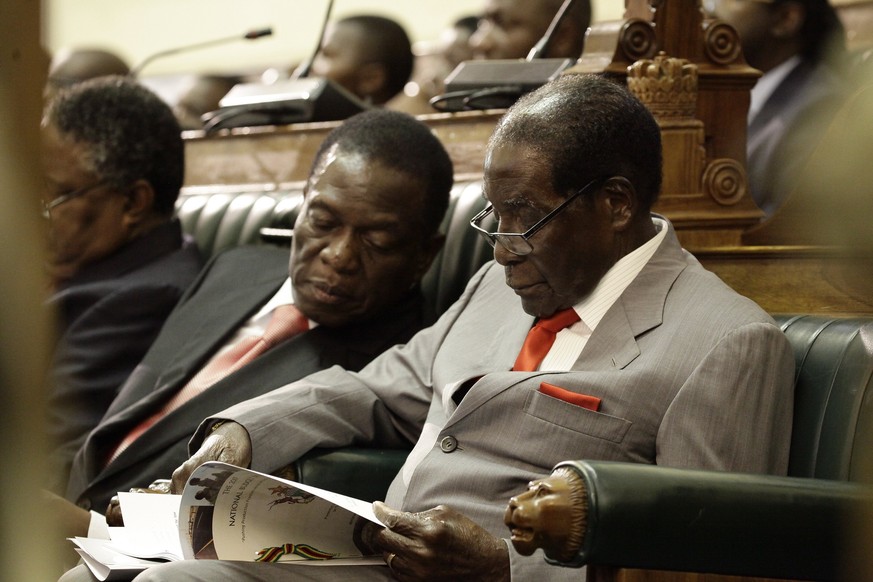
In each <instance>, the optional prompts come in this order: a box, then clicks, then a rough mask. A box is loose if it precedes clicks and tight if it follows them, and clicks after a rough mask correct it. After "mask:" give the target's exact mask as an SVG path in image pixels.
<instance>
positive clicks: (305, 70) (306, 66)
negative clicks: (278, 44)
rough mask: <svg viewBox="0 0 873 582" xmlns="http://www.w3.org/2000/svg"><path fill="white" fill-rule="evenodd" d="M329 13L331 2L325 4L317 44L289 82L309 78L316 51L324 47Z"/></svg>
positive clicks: (316, 54)
mask: <svg viewBox="0 0 873 582" xmlns="http://www.w3.org/2000/svg"><path fill="white" fill-rule="evenodd" d="M331 12H333V0H330V1H329V2H328V3H327V12H326V13H325V14H324V20H323V21H322V22H321V34H319V35H318V43H317V44H316V45H315V51H314V52H313V53H312V55H311V56H310V57H309V58H308V59H306V60H305V61H303V63H302V64H301V65H300V66H299V67H297V68H296V69H295V70H294V72H293V73H292V74H291V77H290V80H291V81H296V80H297V79H303V78H304V77H308V76H309V71H310V70H312V63H313V61H315V57H316V56H318V51H320V50H321V47H323V46H324V35H325V33H327V23H328V22H330V14H331Z"/></svg>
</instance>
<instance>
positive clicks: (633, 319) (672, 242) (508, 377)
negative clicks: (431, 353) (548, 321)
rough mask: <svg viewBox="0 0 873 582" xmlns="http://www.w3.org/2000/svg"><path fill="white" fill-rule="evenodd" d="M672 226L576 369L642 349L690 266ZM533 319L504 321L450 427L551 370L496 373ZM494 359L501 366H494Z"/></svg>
mask: <svg viewBox="0 0 873 582" xmlns="http://www.w3.org/2000/svg"><path fill="white" fill-rule="evenodd" d="M668 225H669V226H668V228H669V230H668V232H667V235H666V238H665V239H664V241H663V242H662V243H661V245H660V246H659V247H658V250H657V251H655V254H654V255H653V256H652V258H651V259H650V260H649V262H648V263H647V264H646V266H645V267H643V269H642V271H640V273H639V275H637V277H636V278H635V279H634V280H633V282H632V283H631V284H630V285H628V287H627V289H625V291H624V293H622V295H621V297H619V298H618V300H617V301H616V302H615V304H614V305H613V306H612V307H611V308H610V309H609V311H607V313H606V315H605V316H604V317H603V319H602V320H601V321H600V324H599V325H598V326H597V328H596V329H595V330H594V333H593V334H592V336H591V338H590V339H589V341H588V343H587V344H586V346H585V349H584V350H583V351H582V354H581V355H580V356H579V359H578V360H577V361H576V363H575V364H574V366H573V370H574V371H584V370H593V369H600V370H603V369H609V368H610V367H614V368H624V367H625V366H627V365H628V364H630V363H631V362H632V361H633V360H634V359H636V357H637V356H639V354H640V349H639V346H638V345H637V342H636V338H637V337H638V336H639V335H640V334H642V333H645V332H646V331H648V330H650V329H653V328H654V327H657V326H659V325H660V324H661V323H662V321H663V315H664V305H665V303H666V301H667V295H668V293H669V292H670V288H671V287H672V286H673V283H674V282H675V281H676V278H677V277H678V276H679V274H680V273H681V272H682V271H683V270H684V269H685V267H686V266H687V262H686V254H685V251H683V250H682V247H681V246H680V245H679V241H678V239H677V238H676V233H675V231H674V230H673V226H672V225H670V224H669V222H668ZM532 323H533V318H532V317H530V316H527V317H517V316H516V317H512V318H509V319H508V320H505V321H504V323H503V324H502V328H501V330H500V332H501V333H500V339H499V340H498V341H495V342H494V344H493V346H492V348H493V349H491V350H489V352H488V354H487V356H486V357H483V358H482V362H483V364H482V369H483V372H482V376H483V378H482V379H481V380H479V381H478V382H477V383H476V385H475V388H474V389H472V390H470V392H469V394H468V395H467V396H465V397H464V401H463V406H462V407H459V408H458V410H457V411H456V412H455V413H454V414H452V415H451V416H450V420H449V422H448V423H447V425H446V426H449V425H451V424H453V423H454V422H457V421H458V420H459V419H461V418H463V417H465V416H466V415H467V414H469V413H470V412H471V411H473V410H475V409H476V408H477V407H478V406H480V405H482V404H483V403H485V402H487V401H488V400H490V399H491V398H493V397H494V396H496V395H497V394H499V393H501V392H503V391H505V390H509V389H510V388H513V387H515V386H517V385H518V384H519V383H521V382H525V381H527V380H529V379H530V378H533V377H536V376H540V375H543V374H548V373H550V372H548V371H545V372H530V373H524V374H522V373H518V372H509V371H506V372H503V371H499V372H494V370H495V369H499V370H504V369H505V370H509V368H511V366H512V363H513V362H514V360H515V357H516V355H517V353H518V349H519V348H520V346H521V343H522V342H523V341H524V337H525V336H526V335H527V331H528V330H529V329H530V326H531V325H532ZM496 362H499V363H500V364H501V365H500V366H499V367H497V366H495V365H494V364H495V363H496ZM502 364H506V366H505V367H504V366H503V365H502ZM485 368H487V370H486V369H485ZM489 372H490V373H489ZM486 374H487V375H486ZM447 410H449V409H447Z"/></svg>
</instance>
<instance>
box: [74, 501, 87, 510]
mask: <svg viewBox="0 0 873 582" xmlns="http://www.w3.org/2000/svg"><path fill="white" fill-rule="evenodd" d="M76 505H78V506H79V507H81V508H82V509H84V510H85V511H91V500H90V499H80V500H79V502H78V503H77V504H76Z"/></svg>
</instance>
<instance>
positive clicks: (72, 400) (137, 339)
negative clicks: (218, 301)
mask: <svg viewBox="0 0 873 582" xmlns="http://www.w3.org/2000/svg"><path fill="white" fill-rule="evenodd" d="M202 266H203V263H202V261H201V259H200V253H199V252H198V250H197V245H196V244H194V243H193V242H192V241H187V240H185V239H184V238H183V236H182V229H181V227H180V225H179V223H178V221H172V222H169V223H167V224H164V225H162V226H159V227H158V228H156V229H154V230H152V231H151V232H149V233H148V234H146V235H145V236H142V237H140V238H138V239H136V240H134V241H132V242H131V243H129V244H127V245H125V246H123V247H122V248H121V249H119V250H118V251H117V252H115V253H113V254H112V255H110V256H109V257H106V258H105V259H102V260H100V261H97V262H95V263H92V264H90V265H87V266H86V267H85V268H83V269H82V270H81V271H80V272H79V273H77V274H76V275H75V276H74V277H73V278H72V279H70V280H68V281H66V282H64V283H63V285H62V286H61V287H60V288H59V289H58V291H57V292H56V293H55V294H54V295H53V296H52V297H51V298H50V299H49V305H50V306H51V307H53V308H55V309H56V310H57V314H58V318H57V319H58V325H59V333H58V338H59V339H58V344H57V347H56V349H55V353H54V356H53V361H52V368H51V375H50V378H49V382H50V386H49V402H48V407H47V410H48V427H49V428H48V431H49V436H50V437H51V438H52V440H53V443H54V446H56V447H57V448H56V449H55V450H54V451H53V453H52V458H51V465H52V474H53V476H54V477H56V478H57V480H56V481H52V482H50V484H49V486H50V487H52V488H54V489H57V490H59V491H60V492H63V488H64V486H65V485H66V475H67V472H68V471H69V465H70V462H71V461H72V459H73V455H74V454H75V453H76V451H77V450H78V449H79V447H80V446H81V445H82V443H83V442H84V440H85V437H86V436H87V435H88V432H89V431H90V430H91V429H92V428H94V427H95V426H97V423H98V422H99V421H100V419H101V418H102V417H103V414H104V413H105V412H106V409H107V408H108V407H109V404H110V403H111V402H112V400H113V399H114V398H115V396H116V395H117V394H118V390H119V389H120V388H121V385H122V384H123V383H124V381H125V380H126V379H127V377H128V376H130V373H131V372H132V371H133V369H134V367H136V365H137V364H138V363H139V362H140V360H142V358H143V356H144V355H145V353H146V351H147V350H148V349H149V346H150V345H151V343H152V341H154V339H155V337H157V335H158V332H159V331H160V329H161V326H162V325H163V324H164V321H165V320H166V319H167V316H169V314H170V312H171V311H172V310H173V308H174V307H175V306H176V303H178V302H179V299H180V298H181V297H182V295H183V293H184V292H185V290H186V289H187V288H188V286H189V285H190V284H191V283H192V282H193V281H194V279H195V278H196V277H197V273H199V272H200V268H201V267H202Z"/></svg>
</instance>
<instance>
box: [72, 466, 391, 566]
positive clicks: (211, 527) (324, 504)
mask: <svg viewBox="0 0 873 582" xmlns="http://www.w3.org/2000/svg"><path fill="white" fill-rule="evenodd" d="M119 500H120V502H121V510H122V514H123V515H124V520H125V527H123V528H110V538H111V539H110V540H92V539H88V538H75V539H73V543H74V544H76V546H77V551H78V552H79V553H80V554H81V555H82V557H83V559H84V561H85V563H86V564H88V566H89V568H91V571H92V573H93V574H94V575H95V576H96V577H97V578H98V579H100V580H112V579H115V578H119V577H121V578H123V577H130V575H131V573H132V572H136V571H138V570H143V569H145V568H147V567H149V566H151V565H154V564H155V563H158V561H167V560H182V559H185V560H190V559H221V560H245V561H264V562H288V563H293V564H301V565H302V564H305V565H325V566H326V565H332V564H340V563H341V564H343V565H351V564H381V563H382V560H381V558H380V557H379V556H365V555H364V553H363V551H362V550H361V548H360V547H359V544H358V543H356V531H357V529H358V527H359V526H360V525H361V524H362V523H363V522H362V521H361V520H368V521H371V522H374V523H376V524H379V525H381V524H380V523H379V520H378V519H376V516H375V515H374V514H373V509H372V505H371V504H370V503H369V502H367V501H361V500H359V499H354V498H351V497H347V496H345V495H340V494H337V493H331V492H330V491H325V490H323V489H319V488H317V487H311V486H309V485H304V484H302V483H296V482H294V481H289V480H286V479H280V478H278V477H273V476H271V475H266V474H263V473H258V472H256V471H251V470H249V469H242V468H239V467H234V466H233V465H228V464H225V463H217V462H210V463H206V464H204V465H202V466H200V467H199V468H198V469H197V470H196V471H194V473H193V474H192V475H191V477H190V478H189V479H188V483H187V484H186V486H185V490H184V491H183V492H182V495H161V494H153V493H121V494H119Z"/></svg>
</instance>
